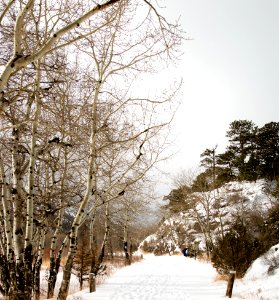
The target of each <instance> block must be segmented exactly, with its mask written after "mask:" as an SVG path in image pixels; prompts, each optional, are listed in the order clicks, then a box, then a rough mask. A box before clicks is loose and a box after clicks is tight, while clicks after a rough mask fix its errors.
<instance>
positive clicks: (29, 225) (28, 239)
mask: <svg viewBox="0 0 279 300" xmlns="http://www.w3.org/2000/svg"><path fill="white" fill-rule="evenodd" d="M40 67H41V66H40V61H39V62H38V63H37V64H36V79H35V91H34V94H35V103H36V109H35V115H34V120H33V122H32V133H31V145H30V161H29V174H28V197H27V209H26V229H25V248H26V247H28V246H29V245H32V237H33V219H34V216H33V215H34V173H35V161H36V140H37V128H38V122H39V118H40V112H41V99H40V82H41V71H40Z"/></svg>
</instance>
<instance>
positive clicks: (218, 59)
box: [162, 0, 279, 174]
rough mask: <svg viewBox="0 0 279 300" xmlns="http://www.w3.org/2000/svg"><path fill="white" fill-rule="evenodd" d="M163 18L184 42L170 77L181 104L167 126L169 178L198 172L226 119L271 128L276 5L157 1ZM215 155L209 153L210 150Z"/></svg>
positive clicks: (221, 136) (221, 141) (278, 75)
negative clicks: (179, 82)
mask: <svg viewBox="0 0 279 300" xmlns="http://www.w3.org/2000/svg"><path fill="white" fill-rule="evenodd" d="M162 2H163V3H165V6H166V9H165V11H164V13H163V14H164V16H165V17H166V18H167V19H169V20H172V19H174V18H176V17H179V16H180V23H181V25H182V28H183V30H184V31H186V33H187V36H188V37H190V38H192V39H193V40H190V41H185V43H184V46H183V51H184V55H183V57H182V59H181V63H180V65H179V68H178V69H177V71H176V73H175V74H174V76H176V78H179V77H183V79H184V86H183V99H182V100H183V101H182V102H183V103H182V105H181V108H180V110H179V113H178V115H177V119H176V123H175V124H174V126H175V133H176V134H177V137H176V146H177V147H178V149H179V153H178V154H177V155H176V156H175V157H174V158H172V159H171V160H170V161H169V162H168V164H167V167H166V169H167V170H169V172H170V173H171V174H175V173H177V172H179V170H180V169H189V168H192V167H195V166H198V164H199V161H200V154H201V153H202V152H203V150H205V149H206V148H211V147H214V146H215V145H216V144H218V149H219V152H223V151H224V150H225V147H226V143H227V138H226V137H225V135H226V131H227V130H228V128H229V124H230V122H232V121H234V120H240V119H247V120H252V121H253V122H254V123H255V124H256V125H258V126H262V125H264V124H266V123H268V122H271V121H277V122H278V121H279V18H278V13H279V1H278V0H268V1H266V0H183V1H182V0H165V1H162ZM218 149H217V151H218Z"/></svg>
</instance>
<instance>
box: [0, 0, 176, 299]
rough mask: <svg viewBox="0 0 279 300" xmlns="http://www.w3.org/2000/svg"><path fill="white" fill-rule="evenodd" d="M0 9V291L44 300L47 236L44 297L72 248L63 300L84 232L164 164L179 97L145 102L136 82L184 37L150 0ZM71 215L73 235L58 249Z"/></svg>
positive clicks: (31, 0) (18, 4) (19, 4)
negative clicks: (45, 274)
mask: <svg viewBox="0 0 279 300" xmlns="http://www.w3.org/2000/svg"><path fill="white" fill-rule="evenodd" d="M0 6H1V13H0V35H1V36H0V38H1V50H3V51H1V57H0V63H1V71H2V73H1V76H0V98H1V99H0V100H1V105H0V108H1V115H0V139H1V141H2V143H1V146H0V158H1V160H0V167H1V193H2V201H1V210H0V212H1V216H3V225H4V228H3V229H1V239H0V241H1V243H0V249H1V260H3V262H2V261H1V264H0V265H1V266H0V272H1V285H0V292H1V293H2V294H5V295H9V296H10V297H11V299H26V300H28V299H31V298H32V297H33V295H34V296H35V298H36V299H38V298H39V293H40V281H39V278H40V277H39V273H40V266H41V261H42V257H43V249H44V245H45V241H44V237H45V235H46V233H52V237H51V245H50V248H51V252H50V270H51V272H50V277H49V288H48V297H52V296H53V295H54V285H55V280H56V275H57V272H58V268H59V265H60V260H61V255H62V250H63V249H64V246H65V244H66V240H67V241H69V251H68V253H67V258H66V263H65V265H64V273H63V281H62V284H61V287H60V291H59V295H58V299H66V297H67V293H68V288H69V280H70V276H71V269H72V264H73V259H74V256H75V253H76V242H77V236H78V230H79V228H80V226H81V224H83V223H84V222H85V221H86V220H87V219H90V217H91V213H92V212H93V211H94V209H95V207H96V205H99V204H100V203H101V204H102V205H105V207H106V208H107V220H108V223H109V213H108V211H109V205H110V203H113V202H114V201H117V200H119V199H120V198H121V197H122V196H123V195H125V193H126V192H127V191H128V190H129V188H131V187H132V186H133V185H134V184H135V183H137V182H139V181H141V180H142V179H143V178H144V176H146V174H147V172H148V171H149V170H150V169H151V168H152V166H154V164H155V163H156V162H158V161H159V160H160V159H161V153H162V152H163V149H164V141H163V140H160V138H159V135H160V134H161V132H162V130H163V128H164V127H166V125H167V124H168V123H169V122H170V121H171V117H169V118H168V119H167V120H158V115H159V114H160V109H161V108H160V107H162V106H167V107H168V108H172V103H171V102H172V101H171V100H172V97H173V96H174V94H175V91H176V90H175V91H174V92H173V91H171V92H169V94H165V95H164V96H163V97H161V98H160V97H156V98H153V99H150V98H147V97H139V96H138V95H136V94H137V93H135V92H134V90H133V88H134V86H133V83H132V81H133V80H135V79H136V77H137V76H138V74H141V73H142V72H149V71H151V72H154V71H156V69H157V68H159V64H163V63H165V62H167V61H169V60H170V59H172V58H173V57H175V55H176V49H177V47H178V46H179V45H180V41H181V38H180V33H179V30H178V29H177V27H176V26H172V25H171V24H168V23H167V22H166V20H165V19H164V18H163V17H161V16H160V15H159V14H158V12H157V11H156V10H155V7H154V6H152V5H151V4H150V2H148V1H145V0H143V1H140V2H139V1H126V0H109V1H105V2H104V1H103V2H96V3H95V4H94V5H93V6H92V3H91V2H90V1H88V2H86V1H85V2H84V3H81V2H78V1H74V0H73V1H60V2H57V1H39V0H38V1H35V0H27V1H21V0H19V1H13V0H11V1H8V2H7V3H6V2H4V1H0ZM81 49H82V51H81ZM81 53H82V55H81ZM84 53H86V57H85V54H84ZM75 56H76V57H79V59H78V58H75ZM88 57H90V61H89V59H88ZM75 60H76V63H77V64H79V68H76V67H75V66H74V65H75ZM158 60H159V62H158ZM92 62H93V63H92ZM95 181H96V182H97V183H98V184H97V186H95V184H94V182H95ZM70 209H71V212H72V213H73V212H74V215H73V223H72V225H71V229H70V232H68V234H67V237H66V239H65V240H64V242H63V243H62V244H58V242H57V237H58V234H59V232H61V231H62V224H63V221H64V220H65V219H66V216H67V214H69V210H70ZM108 223H107V224H108ZM108 229H109V227H108V226H106V230H105V235H104V245H105V243H106V240H107V235H108ZM56 252H58V253H57V254H55V253H56Z"/></svg>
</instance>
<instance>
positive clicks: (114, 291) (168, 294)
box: [67, 255, 235, 300]
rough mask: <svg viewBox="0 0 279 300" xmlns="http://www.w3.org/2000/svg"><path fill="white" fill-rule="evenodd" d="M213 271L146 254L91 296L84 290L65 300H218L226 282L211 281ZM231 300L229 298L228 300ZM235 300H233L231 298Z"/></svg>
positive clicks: (197, 263) (204, 265)
mask: <svg viewBox="0 0 279 300" xmlns="http://www.w3.org/2000/svg"><path fill="white" fill-rule="evenodd" d="M215 275H216V271H215V270H214V268H213V267H212V266H211V265H210V264H208V263H203V262H200V261H198V260H194V259H191V258H186V257H184V256H153V255H147V256H145V258H144V259H143V260H142V261H141V262H138V263H135V264H133V265H131V266H128V267H124V268H122V269H120V270H118V271H116V272H115V274H113V275H112V276H111V277H110V278H109V279H108V280H107V282H106V283H105V284H102V285H100V286H98V287H97V291H96V292H95V293H93V294H90V293H88V291H84V292H81V293H77V294H75V295H74V296H69V297H68V298H67V299H68V300H74V299H81V300H90V299H92V300H93V299H95V300H203V299H204V300H218V299H228V298H226V297H225V292H226V282H224V281H219V282H214V277H215ZM232 299H233V298H232ZM234 299H235V298H234Z"/></svg>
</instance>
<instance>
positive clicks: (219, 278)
mask: <svg viewBox="0 0 279 300" xmlns="http://www.w3.org/2000/svg"><path fill="white" fill-rule="evenodd" d="M228 278H229V277H228V275H226V274H217V275H215V277H214V279H213V281H214V282H216V281H228Z"/></svg>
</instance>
